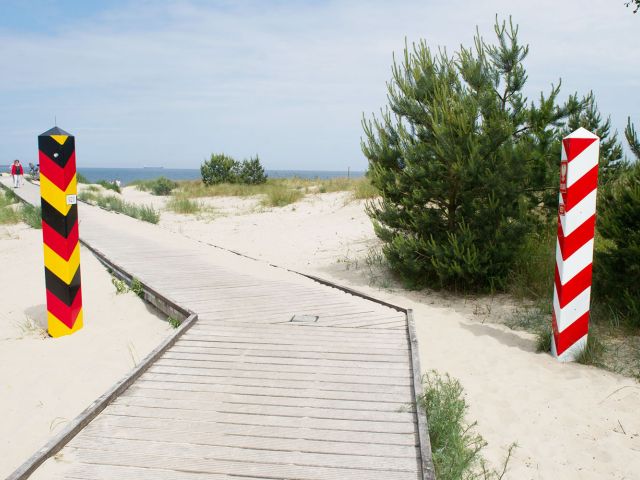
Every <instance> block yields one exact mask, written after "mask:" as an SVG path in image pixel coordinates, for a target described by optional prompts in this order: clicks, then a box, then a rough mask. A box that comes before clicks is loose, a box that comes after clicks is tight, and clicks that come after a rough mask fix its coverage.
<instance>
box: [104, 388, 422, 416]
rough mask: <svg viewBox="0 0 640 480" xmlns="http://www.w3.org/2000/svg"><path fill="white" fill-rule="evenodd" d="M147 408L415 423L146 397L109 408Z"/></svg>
mask: <svg viewBox="0 0 640 480" xmlns="http://www.w3.org/2000/svg"><path fill="white" fill-rule="evenodd" d="M118 405H121V406H127V407H131V406H134V407H147V408H149V409H156V408H159V409H170V410H174V409H175V410H191V411H194V412H223V413H245V414H251V415H281V416H287V417H310V418H333V419H342V420H371V421H374V422H405V423H412V422H414V421H415V417H414V414H413V413H414V412H413V410H410V411H400V410H397V411H393V412H379V411H366V410H365V411H359V410H341V409H339V408H314V407H308V406H282V405H262V404H258V405H243V404H239V403H228V402H219V403H212V402H196V401H193V400H191V401H188V400H179V399H171V400H167V399H162V398H148V397H133V396H127V395H124V396H121V397H119V398H117V399H116V400H114V401H113V403H112V404H111V406H118Z"/></svg>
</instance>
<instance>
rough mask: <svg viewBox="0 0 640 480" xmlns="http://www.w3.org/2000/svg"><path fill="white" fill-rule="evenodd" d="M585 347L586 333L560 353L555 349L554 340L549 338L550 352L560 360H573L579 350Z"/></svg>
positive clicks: (578, 353)
mask: <svg viewBox="0 0 640 480" xmlns="http://www.w3.org/2000/svg"><path fill="white" fill-rule="evenodd" d="M586 347H587V335H585V336H584V337H582V338H581V339H580V340H578V341H577V342H576V343H574V344H573V345H571V346H570V347H569V348H567V349H566V350H565V351H564V352H562V354H561V355H558V352H557V351H556V342H555V340H551V354H552V355H553V356H554V357H556V358H557V359H558V360H559V361H561V362H575V361H576V358H578V355H580V352H582V350H584V349H585V348H586Z"/></svg>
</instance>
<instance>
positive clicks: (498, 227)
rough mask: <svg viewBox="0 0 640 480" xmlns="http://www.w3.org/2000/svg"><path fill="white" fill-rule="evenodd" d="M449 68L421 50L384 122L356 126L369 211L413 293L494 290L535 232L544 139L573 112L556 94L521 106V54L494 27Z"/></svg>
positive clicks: (398, 81)
mask: <svg viewBox="0 0 640 480" xmlns="http://www.w3.org/2000/svg"><path fill="white" fill-rule="evenodd" d="M495 32H496V36H497V40H498V42H497V44H496V45H490V44H487V43H486V42H485V41H484V40H483V39H482V38H481V37H480V36H479V35H476V37H475V43H474V47H473V48H464V47H462V48H461V49H460V51H459V52H457V54H456V55H455V56H449V55H448V54H447V53H446V51H444V50H438V52H437V53H434V52H432V51H431V49H430V48H429V47H428V46H427V45H426V43H425V42H420V43H419V44H417V45H414V46H413V49H409V48H408V47H406V48H405V52H404V56H403V57H402V58H403V60H402V63H401V64H400V65H398V64H395V63H394V65H393V78H392V81H391V82H390V84H389V88H388V90H389V93H388V98H389V101H390V110H391V111H392V112H393V115H392V114H391V113H390V112H389V111H387V112H384V113H383V114H382V117H381V118H380V119H378V118H375V117H374V119H373V120H372V121H369V120H364V121H363V127H364V132H365V140H364V141H363V145H362V149H363V152H364V154H365V156H366V157H367V158H368V159H369V166H370V168H369V172H370V173H369V174H370V178H371V182H372V184H373V185H374V186H375V187H376V188H377V189H378V190H379V191H380V193H381V196H382V198H381V200H380V201H373V202H370V203H369V206H368V214H369V216H370V217H371V218H372V221H373V223H374V227H375V231H376V234H377V235H378V237H379V238H380V239H381V240H382V241H383V242H384V243H385V246H384V253H385V255H386V257H387V259H388V261H389V264H390V265H391V267H392V268H393V269H394V270H395V271H396V272H397V273H398V274H399V275H400V276H401V277H402V278H403V279H404V280H405V282H406V283H407V284H409V285H412V286H421V285H430V286H432V287H446V288H451V289H454V290H487V289H492V290H496V289H497V290H503V289H505V288H506V287H507V283H508V282H507V280H508V276H509V273H510V271H511V269H512V267H513V263H514V260H515V257H516V255H517V253H518V248H517V246H518V245H520V244H521V241H522V238H523V237H524V236H526V235H527V234H529V233H531V232H535V231H536V228H538V226H539V224H540V223H541V219H540V218H539V215H537V212H536V207H537V205H538V204H539V203H540V201H541V194H540V192H541V191H543V190H544V189H545V187H546V186H547V185H546V181H547V179H548V178H549V176H550V175H551V173H550V172H551V171H552V169H553V170H557V166H556V163H557V159H556V158H553V161H551V156H550V152H551V149H552V146H553V145H554V141H553V140H554V134H553V129H552V127H553V126H554V125H556V124H558V123H559V122H562V121H563V120H564V119H566V118H567V116H569V115H570V114H572V113H574V112H576V111H578V110H579V109H580V108H581V107H582V104H581V102H579V101H578V100H577V98H576V97H575V96H570V97H569V99H568V100H567V102H566V103H565V104H564V105H559V104H558V96H559V92H560V90H559V87H554V88H552V89H551V91H550V92H549V94H548V95H546V96H545V95H544V94H541V96H540V98H539V100H538V102H537V103H532V102H529V101H527V100H526V99H525V97H524V95H523V93H522V90H523V87H524V84H525V81H526V78H527V76H526V72H525V69H524V66H523V60H524V59H525V57H526V56H527V54H528V52H529V50H528V47H526V46H522V45H520V44H519V43H518V40H517V32H518V30H517V27H514V26H513V25H512V24H511V23H509V24H506V23H504V22H503V23H502V24H496V26H495Z"/></svg>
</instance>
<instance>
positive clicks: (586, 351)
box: [576, 329, 606, 367]
mask: <svg viewBox="0 0 640 480" xmlns="http://www.w3.org/2000/svg"><path fill="white" fill-rule="evenodd" d="M605 352H606V347H605V346H604V344H603V343H602V342H601V341H600V339H599V338H598V334H597V333H596V331H595V330H594V329H591V331H590V332H589V336H588V337H587V344H586V345H585V346H584V348H583V349H582V350H581V351H580V353H578V355H577V357H576V362H578V363H582V364H583V365H593V366H595V367H600V366H603V365H602V358H603V356H604V354H605Z"/></svg>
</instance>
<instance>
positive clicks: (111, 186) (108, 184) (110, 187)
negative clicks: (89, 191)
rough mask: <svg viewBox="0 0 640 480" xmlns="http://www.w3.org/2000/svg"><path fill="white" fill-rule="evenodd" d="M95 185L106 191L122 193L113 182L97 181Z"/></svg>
mask: <svg viewBox="0 0 640 480" xmlns="http://www.w3.org/2000/svg"><path fill="white" fill-rule="evenodd" d="M96 183H97V184H98V185H100V186H102V187H103V188H106V189H107V190H113V191H114V192H116V193H122V191H121V190H120V187H119V186H118V185H116V184H115V183H113V182H108V181H106V180H98V181H97V182H96Z"/></svg>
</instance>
